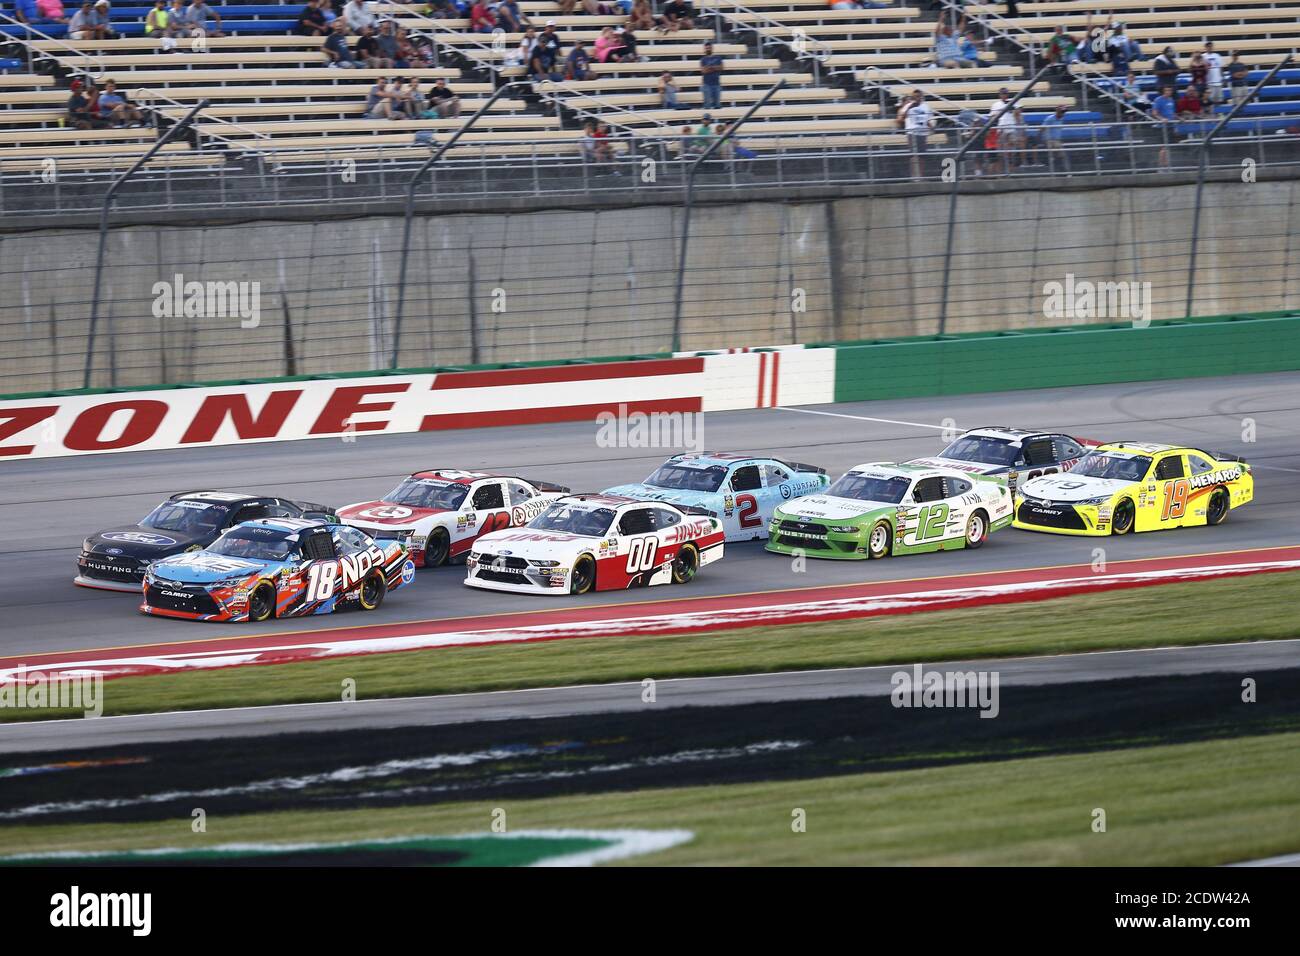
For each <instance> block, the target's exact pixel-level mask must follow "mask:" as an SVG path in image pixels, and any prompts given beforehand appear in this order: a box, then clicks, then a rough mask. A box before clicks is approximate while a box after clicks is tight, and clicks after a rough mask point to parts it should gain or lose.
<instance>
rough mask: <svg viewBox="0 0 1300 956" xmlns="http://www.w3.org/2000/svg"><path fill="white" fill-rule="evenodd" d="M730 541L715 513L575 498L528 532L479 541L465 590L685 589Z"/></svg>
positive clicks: (536, 520)
mask: <svg viewBox="0 0 1300 956" xmlns="http://www.w3.org/2000/svg"><path fill="white" fill-rule="evenodd" d="M725 537H726V535H725V532H724V531H723V529H722V522H721V521H719V520H718V519H717V518H715V517H713V516H712V515H710V514H694V513H692V511H691V510H683V509H681V508H678V507H677V506H675V505H671V504H668V503H666V502H658V501H636V500H634V499H632V498H624V497H621V496H616V495H571V496H569V497H567V498H561V499H559V500H558V501H556V502H555V503H553V504H552V505H551V506H550V507H549V508H547V509H546V511H544V512H543V513H542V514H541V515H539V516H538V517H536V518H534V519H533V520H532V521H530V522H529V523H528V525H527V526H526V527H523V528H511V529H510V530H508V531H494V532H492V533H491V534H486V535H484V536H483V537H481V538H479V539H478V541H476V542H475V543H474V549H473V550H472V551H471V552H470V554H469V557H468V558H467V559H466V561H465V569H466V574H465V583H466V584H468V585H469V586H470V587H476V588H490V589H492V590H495V591H519V592H523V593H527V594H586V593H587V592H588V591H608V590H622V589H626V588H637V587H649V586H650V585H652V584H669V583H674V584H685V583H686V582H688V581H690V580H691V579H692V578H694V577H695V575H696V572H698V571H699V569H700V568H702V567H704V566H705V565H706V564H712V563H713V562H714V561H716V560H718V559H719V558H721V557H722V548H723V540H724V538H725Z"/></svg>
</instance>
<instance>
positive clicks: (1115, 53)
mask: <svg viewBox="0 0 1300 956" xmlns="http://www.w3.org/2000/svg"><path fill="white" fill-rule="evenodd" d="M1131 53H1132V48H1131V47H1130V46H1129V42H1128V37H1126V36H1125V35H1124V24H1122V23H1121V24H1119V26H1118V27H1117V32H1116V33H1115V34H1114V35H1113V36H1111V38H1110V42H1108V43H1107V44H1106V54H1107V56H1108V57H1109V58H1110V75H1111V78H1112V80H1113V81H1114V82H1116V83H1119V84H1124V83H1127V82H1128V74H1129V61H1130V60H1132V59H1134V57H1132V56H1131V55H1130V54H1131Z"/></svg>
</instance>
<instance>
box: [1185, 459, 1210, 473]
mask: <svg viewBox="0 0 1300 956" xmlns="http://www.w3.org/2000/svg"><path fill="white" fill-rule="evenodd" d="M1187 464H1188V465H1190V466H1191V471H1192V474H1193V475H1203V474H1205V473H1206V472H1207V471H1214V470H1215V465H1214V462H1212V461H1209V460H1208V459H1206V458H1202V457H1201V456H1200V455H1188V456H1187Z"/></svg>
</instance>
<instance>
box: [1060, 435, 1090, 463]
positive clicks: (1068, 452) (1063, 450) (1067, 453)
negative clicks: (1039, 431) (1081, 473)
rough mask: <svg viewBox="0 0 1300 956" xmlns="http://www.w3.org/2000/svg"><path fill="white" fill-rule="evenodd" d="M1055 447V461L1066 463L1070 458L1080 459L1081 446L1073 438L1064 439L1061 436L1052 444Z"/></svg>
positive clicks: (1081, 455)
mask: <svg viewBox="0 0 1300 956" xmlns="http://www.w3.org/2000/svg"><path fill="white" fill-rule="evenodd" d="M1054 444H1055V445H1056V460H1057V461H1067V460H1068V459H1070V458H1082V457H1083V446H1082V445H1080V444H1079V443H1078V442H1077V441H1075V440H1074V439H1073V438H1066V437H1065V436H1064V435H1061V436H1060V437H1058V438H1057V439H1056V441H1055V442H1054Z"/></svg>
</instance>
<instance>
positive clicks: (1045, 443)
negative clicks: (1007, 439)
mask: <svg viewBox="0 0 1300 956" xmlns="http://www.w3.org/2000/svg"><path fill="white" fill-rule="evenodd" d="M1054 452H1055V449H1053V448H1052V440H1051V439H1050V438H1035V439H1033V440H1032V441H1029V442H1026V443H1025V461H1026V462H1027V463H1028V464H1030V465H1050V464H1052V463H1053V462H1054V461H1056V456H1055V454H1054Z"/></svg>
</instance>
